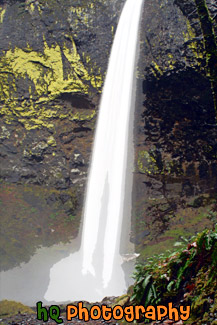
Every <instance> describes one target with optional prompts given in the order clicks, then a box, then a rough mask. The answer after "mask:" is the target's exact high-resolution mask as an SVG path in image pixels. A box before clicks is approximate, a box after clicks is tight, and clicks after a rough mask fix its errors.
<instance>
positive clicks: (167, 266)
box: [131, 227, 217, 319]
mask: <svg viewBox="0 0 217 325" xmlns="http://www.w3.org/2000/svg"><path fill="white" fill-rule="evenodd" d="M134 279H135V285H134V289H133V294H132V296H131V302H132V303H135V304H142V305H144V306H145V307H146V306H148V305H157V304H159V303H160V304H167V303H168V302H169V301H171V299H173V300H174V302H177V304H180V303H179V301H177V299H181V297H182V299H183V300H185V299H184V298H183V297H184V295H186V293H187V295H186V297H188V299H189V301H188V303H190V304H193V306H194V305H196V304H198V301H200V299H202V298H201V295H202V294H203V295H204V294H205V295H206V299H207V297H208V296H209V295H210V296H212V295H213V288H215V286H216V287H217V227H216V229H215V230H205V231H203V232H202V233H201V234H199V235H198V236H197V237H196V238H192V243H190V244H188V247H187V249H183V248H182V249H180V248H179V250H176V251H175V252H173V253H171V252H169V251H168V252H166V253H165V254H161V256H154V257H153V258H149V259H148V260H147V262H146V263H144V264H141V263H138V264H137V265H136V267H135V273H134ZM201 279H203V281H202V280H201ZM186 299H187V298H186ZM205 305H206V306H208V304H205ZM204 308H205V307H204ZM206 308H208V307H206ZM198 310H200V312H203V313H204V309H203V308H199V309H198V307H197V309H196V307H195V313H199V312H198ZM201 310H202V311H201ZM197 317H198V315H195V319H197ZM199 317H203V316H201V315H200V316H199ZM201 319H202V318H201Z"/></svg>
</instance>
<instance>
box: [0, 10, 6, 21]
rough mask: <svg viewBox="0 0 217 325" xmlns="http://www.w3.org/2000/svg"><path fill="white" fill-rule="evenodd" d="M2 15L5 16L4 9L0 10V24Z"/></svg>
mask: <svg viewBox="0 0 217 325" xmlns="http://www.w3.org/2000/svg"><path fill="white" fill-rule="evenodd" d="M4 15H5V9H3V8H0V23H1V24H2V23H3V19H4Z"/></svg>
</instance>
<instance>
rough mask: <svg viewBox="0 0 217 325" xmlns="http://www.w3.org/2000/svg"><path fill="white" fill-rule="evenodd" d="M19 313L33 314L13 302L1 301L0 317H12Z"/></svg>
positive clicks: (28, 309) (29, 309) (28, 308)
mask: <svg viewBox="0 0 217 325" xmlns="http://www.w3.org/2000/svg"><path fill="white" fill-rule="evenodd" d="M19 313H28V314H34V313H35V312H34V311H33V310H32V309H31V308H30V307H27V306H24V305H23V304H21V303H19V302H15V301H10V300H2V301H0V317H9V316H14V315H17V314H19Z"/></svg>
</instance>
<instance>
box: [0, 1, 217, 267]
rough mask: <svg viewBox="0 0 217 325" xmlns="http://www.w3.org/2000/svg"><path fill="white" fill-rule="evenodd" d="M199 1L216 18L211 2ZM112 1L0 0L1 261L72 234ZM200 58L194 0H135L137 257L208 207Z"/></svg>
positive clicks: (211, 147)
mask: <svg viewBox="0 0 217 325" xmlns="http://www.w3.org/2000/svg"><path fill="white" fill-rule="evenodd" d="M207 3H208V5H209V10H210V15H212V16H213V17H216V7H215V3H214V2H213V1H212V0H209V1H207ZM123 4H124V0H112V1H106V0H104V1H103V0H95V1H85V0H83V1H82V0H70V1H66V0H64V1H58V0H52V1H51V0H49V1H46V0H38V1H34V0H32V1H31V0H26V1H15V0H7V1H1V7H0V35H1V36H0V37H1V40H0V52H1V53H0V54H1V61H0V67H1V70H0V79H1V88H0V91H1V99H0V100H1V102H0V109H1V117H2V118H1V122H0V123H1V124H0V131H1V133H0V141H1V151H0V164H1V171H0V177H1V183H2V185H1V193H0V195H1V205H2V211H3V210H4V215H3V224H4V226H5V233H4V236H2V238H1V241H2V243H3V247H4V248H3V253H2V255H3V256H4V258H5V262H4V266H3V267H4V269H7V268H9V267H11V266H14V265H16V264H18V263H19V262H21V261H23V260H28V258H29V256H30V255H31V254H32V253H33V252H34V250H35V248H36V247H37V246H39V245H42V244H43V245H52V244H53V243H56V242H59V241H67V240H69V239H70V238H71V237H72V236H76V234H77V231H78V226H79V221H80V215H81V210H82V202H83V195H84V185H85V184H86V178H87V169H88V164H89V160H90V154H91V145H92V141H93V133H94V128H95V122H96V116H97V110H98V106H99V100H100V94H101V91H102V86H103V80H104V77H105V72H106V68H107V63H108V58H109V53H110V49H111V45H112V40H113V36H114V33H115V30H116V26H117V22H118V18H119V15H120V12H121V9H122V6H123ZM214 28H215V30H216V25H215V24H214ZM205 57H206V56H205V50H204V46H203V35H202V32H201V27H200V23H199V19H198V15H197V10H196V7H195V4H194V1H193V0H190V1H189V0H188V1H181V0H174V1H167V0H161V1H160V0H153V1H147V2H146V3H145V6H144V12H143V17H142V24H141V40H140V60H139V66H138V69H137V80H138V82H137V84H138V87H137V103H136V113H135V146H136V157H135V179H134V206H133V224H134V225H135V226H134V229H133V233H132V241H133V242H134V243H136V245H137V247H138V250H139V251H142V252H146V253H144V254H149V251H150V249H151V250H153V246H154V249H155V251H158V250H159V249H164V248H165V247H168V246H169V245H171V244H172V243H173V242H174V241H176V240H177V239H178V238H179V237H180V236H181V235H183V233H185V232H186V236H188V235H190V233H192V232H195V231H197V230H200V229H203V228H204V227H205V226H210V224H211V222H212V221H210V220H207V219H205V218H203V215H204V213H206V212H207V210H209V211H210V218H211V219H212V215H213V214H214V215H216V211H215V208H214V204H215V202H216V201H215V200H216V199H215V191H216V175H217V167H216V157H217V148H216V123H215V111H214V106H213V101H212V93H211V88H210V81H209V78H208V76H207V71H206V59H205ZM38 216H40V218H38ZM24 225H25V226H24ZM191 227H192V230H190V228H191ZM12 229H16V230H12ZM23 234H25V236H23ZM48 238H49V240H48ZM30 242H31V245H30ZM159 242H160V243H161V244H160V245H159ZM28 245H29V247H31V249H30V248H29V249H27V246H28ZM150 245H151V246H150ZM164 246H165V247H164ZM144 249H145V250H144Z"/></svg>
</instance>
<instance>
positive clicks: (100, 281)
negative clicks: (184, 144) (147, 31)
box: [45, 0, 143, 302]
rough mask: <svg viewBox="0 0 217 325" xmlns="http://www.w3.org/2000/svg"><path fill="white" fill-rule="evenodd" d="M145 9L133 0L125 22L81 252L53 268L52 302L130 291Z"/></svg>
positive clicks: (106, 99)
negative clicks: (125, 257) (127, 220)
mask: <svg viewBox="0 0 217 325" xmlns="http://www.w3.org/2000/svg"><path fill="white" fill-rule="evenodd" d="M142 4H143V0H127V1H126V3H125V6H124V8H123V11H122V14H121V17H120V21H119V24H118V28H117V31H116V35H115V39H114V43H113V47H112V52H111V56H110V60H109V67H108V71H107V75H106V80H105V84H104V90H103V95H102V99H101V104H100V110H99V116H98V122H97V129H96V134H95V140H94V148H93V154H92V161H91V167H90V172H89V180H88V186H87V193H86V202H85V208H84V218H83V229H82V239H81V247H80V250H79V251H78V252H76V253H74V254H71V255H70V256H69V257H67V258H65V259H63V260H61V261H60V262H58V263H57V264H55V265H54V266H53V267H52V269H51V271H50V283H49V287H48V289H47V292H46V295H45V299H46V300H48V301H58V302H59V301H67V300H70V301H73V300H84V299H85V300H89V301H95V300H101V299H102V298H103V297H105V296H108V295H112V296H114V295H120V294H122V293H123V292H124V291H125V290H126V283H125V278H124V273H123V269H122V266H121V264H122V262H123V261H122V257H121V255H120V240H121V229H122V223H123V222H124V221H123V209H124V193H125V183H126V176H127V175H126V170H127V154H128V143H129V125H130V112H131V106H132V94H133V83H134V81H135V63H136V57H137V55H136V54H137V45H138V30H139V22H140V15H141V11H142Z"/></svg>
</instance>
